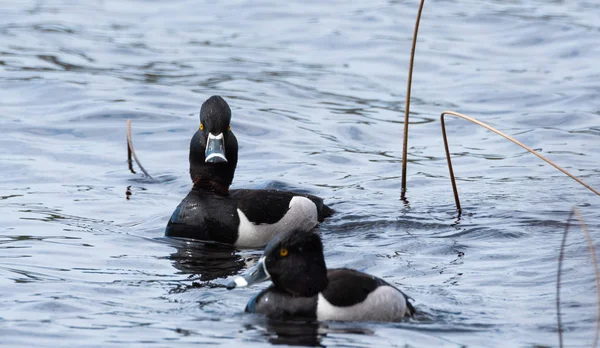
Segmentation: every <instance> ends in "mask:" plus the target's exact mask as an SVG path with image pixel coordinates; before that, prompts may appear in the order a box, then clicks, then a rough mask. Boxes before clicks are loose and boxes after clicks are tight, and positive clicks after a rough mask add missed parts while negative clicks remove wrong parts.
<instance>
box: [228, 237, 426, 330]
mask: <svg viewBox="0 0 600 348" xmlns="http://www.w3.org/2000/svg"><path fill="white" fill-rule="evenodd" d="M269 279H270V280H271V282H272V284H271V286H269V287H267V288H266V289H264V290H263V291H261V292H260V293H259V294H258V295H256V296H254V297H253V298H252V299H251V300H250V301H249V302H248V304H247V305H246V308H245V311H246V312H250V313H258V314H262V315H265V316H267V317H269V318H272V319H285V318H288V319H289V318H292V319H309V320H318V321H399V320H401V319H403V318H405V317H412V316H413V315H414V314H415V308H414V307H413V305H412V304H411V302H410V301H409V297H408V296H407V295H406V294H404V293H403V292H402V291H401V290H399V289H398V288H396V287H395V286H393V285H391V284H389V283H388V282H386V281H385V280H383V279H381V278H378V277H375V276H372V275H370V274H366V273H363V272H359V271H356V270H353V269H348V268H334V269H327V267H326V265H325V258H324V256H323V243H322V241H321V238H320V237H319V235H318V234H317V233H315V232H314V231H309V232H304V231H291V232H286V233H283V234H280V235H278V236H276V237H275V238H274V239H273V240H271V242H269V244H268V245H267V246H266V248H265V250H264V253H263V255H262V256H261V257H260V259H259V260H258V261H257V263H256V264H255V265H254V266H253V267H252V268H251V269H249V270H248V271H247V273H246V274H245V275H242V276H236V277H234V278H233V279H231V280H230V281H229V282H228V283H227V284H226V287H227V289H229V290H231V289H234V288H239V287H245V286H249V285H252V284H255V283H258V282H262V281H266V280H269Z"/></svg>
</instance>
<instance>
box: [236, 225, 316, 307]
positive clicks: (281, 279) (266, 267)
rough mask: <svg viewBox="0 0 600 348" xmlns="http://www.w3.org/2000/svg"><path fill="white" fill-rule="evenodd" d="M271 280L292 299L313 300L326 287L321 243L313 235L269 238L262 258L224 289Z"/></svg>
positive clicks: (314, 234) (291, 232)
mask: <svg viewBox="0 0 600 348" xmlns="http://www.w3.org/2000/svg"><path fill="white" fill-rule="evenodd" d="M267 279H271V281H273V284H274V285H275V287H276V288H278V289H281V290H285V291H287V292H289V293H291V294H293V295H296V296H306V297H308V296H314V295H316V294H318V293H319V292H320V291H322V290H323V289H325V287H327V266H326V265H325V258H324V256H323V243H322V242H321V238H320V237H319V235H318V234H316V233H314V232H312V231H311V232H302V231H290V232H288V233H284V234H280V235H278V236H276V237H275V238H273V239H272V240H271V242H269V244H268V245H267V247H266V248H265V251H264V253H263V256H262V257H261V258H260V259H259V260H258V262H257V263H256V265H254V266H253V267H252V268H251V269H249V270H248V272H247V273H246V274H245V275H244V276H237V277H235V278H234V279H233V280H232V281H230V282H229V284H227V288H228V289H233V288H235V287H244V286H248V285H251V284H254V283H258V282H261V281H265V280H267Z"/></svg>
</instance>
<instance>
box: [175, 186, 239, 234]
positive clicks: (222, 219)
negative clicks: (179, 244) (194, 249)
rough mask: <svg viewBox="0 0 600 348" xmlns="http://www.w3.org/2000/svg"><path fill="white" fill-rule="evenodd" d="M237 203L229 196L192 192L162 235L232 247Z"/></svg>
mask: <svg viewBox="0 0 600 348" xmlns="http://www.w3.org/2000/svg"><path fill="white" fill-rule="evenodd" d="M236 204H237V203H236V201H235V200H234V199H231V198H230V197H229V196H221V195H217V194H214V193H211V192H202V191H196V190H192V191H190V193H189V194H188V195H187V196H186V197H185V198H184V199H183V201H182V202H181V203H179V205H178V206H177V208H176V209H175V211H174V212H173V215H172V216H171V219H170V220H169V223H168V224H167V229H166V231H165V235H166V236H170V237H185V238H193V239H198V240H210V241H216V242H221V243H227V244H234V243H235V242H236V240H237V238H238V226H239V223H240V220H239V216H238V214H237V210H236Z"/></svg>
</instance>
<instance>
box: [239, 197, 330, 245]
mask: <svg viewBox="0 0 600 348" xmlns="http://www.w3.org/2000/svg"><path fill="white" fill-rule="evenodd" d="M237 212H238V215H239V217H240V226H239V228H238V234H239V237H238V240H237V241H236V242H235V246H237V247H240V248H260V247H264V246H265V245H267V243H269V241H270V240H271V239H273V237H275V236H276V235H278V234H279V233H281V232H286V231H290V230H294V229H299V230H303V231H309V230H311V229H312V228H313V227H315V226H316V225H317V224H318V220H317V206H316V205H315V204H314V203H313V202H312V201H311V200H310V199H308V198H306V197H302V196H294V197H292V199H291V200H290V205H289V210H288V211H287V212H286V213H285V215H284V216H283V217H282V218H281V219H279V221H277V222H276V223H274V224H259V225H257V224H255V223H253V222H252V221H250V220H248V218H247V217H246V215H245V214H244V213H243V212H242V211H241V210H239V209H238V210H237Z"/></svg>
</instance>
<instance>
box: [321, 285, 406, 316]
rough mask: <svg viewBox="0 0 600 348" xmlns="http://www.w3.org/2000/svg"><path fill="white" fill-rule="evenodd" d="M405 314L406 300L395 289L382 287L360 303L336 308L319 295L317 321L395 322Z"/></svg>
mask: <svg viewBox="0 0 600 348" xmlns="http://www.w3.org/2000/svg"><path fill="white" fill-rule="evenodd" d="M405 314H406V299H405V298H404V295H402V293H400V291H398V290H397V289H395V288H393V287H391V286H387V285H383V286H380V287H378V288H377V289H375V291H373V292H372V293H370V294H369V295H368V296H367V298H365V300H364V301H363V302H361V303H357V304H355V305H353V306H348V307H337V306H334V305H332V304H331V303H329V301H327V300H326V299H325V297H324V296H323V294H321V293H319V299H318V302H317V319H318V320H343V321H397V320H400V319H402V318H403V317H404V315H405Z"/></svg>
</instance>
